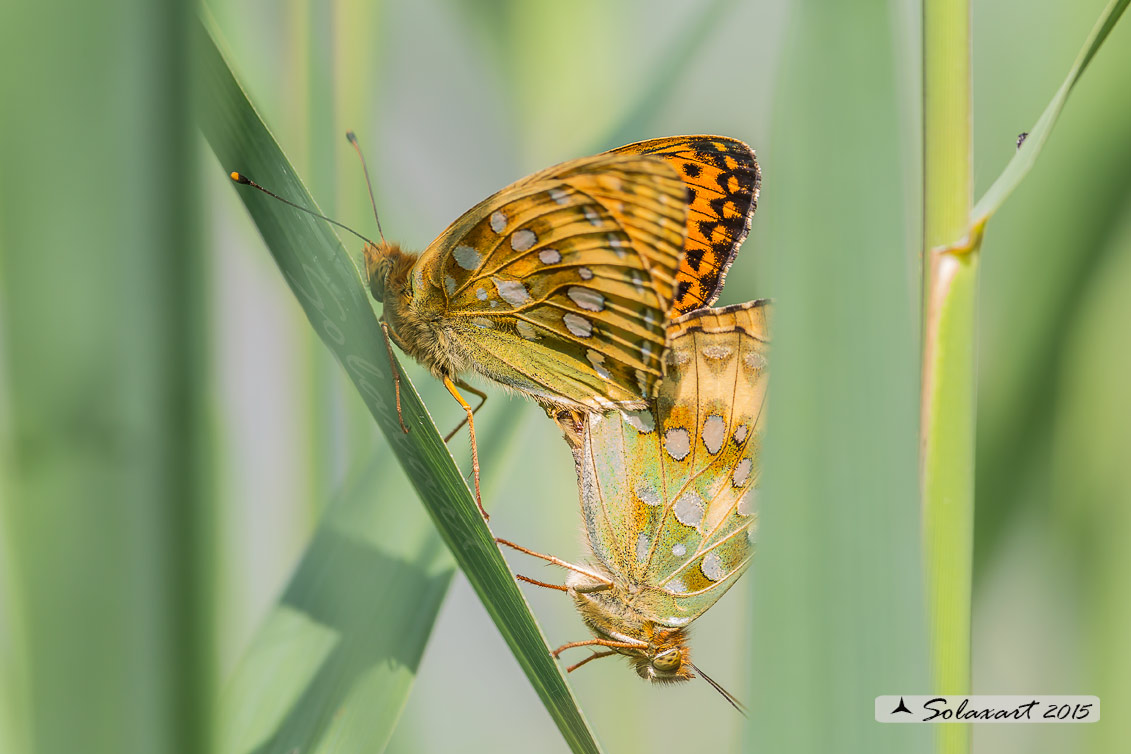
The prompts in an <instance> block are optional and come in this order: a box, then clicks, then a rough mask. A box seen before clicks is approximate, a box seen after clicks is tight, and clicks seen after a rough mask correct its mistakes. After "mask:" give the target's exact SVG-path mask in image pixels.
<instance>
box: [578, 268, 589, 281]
mask: <svg viewBox="0 0 1131 754" xmlns="http://www.w3.org/2000/svg"><path fill="white" fill-rule="evenodd" d="M577 274H578V275H579V276H580V277H581V279H582V280H592V279H593V270H591V269H589V268H588V267H578V268H577Z"/></svg>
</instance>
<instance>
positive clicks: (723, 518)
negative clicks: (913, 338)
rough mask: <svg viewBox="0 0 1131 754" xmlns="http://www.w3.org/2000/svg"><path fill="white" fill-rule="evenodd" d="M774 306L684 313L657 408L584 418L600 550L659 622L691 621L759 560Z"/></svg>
mask: <svg viewBox="0 0 1131 754" xmlns="http://www.w3.org/2000/svg"><path fill="white" fill-rule="evenodd" d="M767 310H768V305H767V304H766V302H762V301H757V302H753V303H749V304H742V305H739V306H734V307H726V308H723V309H703V310H699V311H696V312H692V313H690V314H688V315H685V316H684V317H681V318H679V319H677V320H675V321H673V322H672V323H671V325H670V326H669V328H668V339H669V347H668V349H667V351H666V357H665V358H666V360H667V374H666V376H665V377H664V380H663V382H662V383H661V385H660V389H659V392H658V395H657V396H656V400H655V402H654V404H653V406H652V408H651V409H650V410H641V411H634V412H615V411H613V412H608V413H605V414H601V415H596V416H592V417H590V418H589V419H588V421H587V423H586V425H585V428H584V431H583V435H582V444H581V448H580V450H579V451H578V453H579V456H578V460H579V463H578V471H579V475H580V479H581V498H582V510H583V513H584V521H585V526H586V531H587V534H588V538H589V543H590V546H591V548H592V551H593V555H594V557H595V558H596V559H597V560H598V561H599V562H600V564H601V565H602V566H603V567H604V568H605V569H606V570H607V571H608V572H609V573H611V574H612V575H613V576H614V577H615V578H616V579H618V580H621V581H623V582H625V583H627V584H629V585H630V591H631V592H633V593H634V594H636V597H635V598H634V600H633V604H632V606H633V608H634V609H635V610H637V611H639V612H641V613H642V614H644V615H645V616H646V617H648V618H650V619H652V620H655V621H657V622H658V623H661V624H664V625H669V626H673V627H677V626H682V625H686V624H687V623H688V622H690V621H691V620H693V619H694V618H696V617H697V616H698V615H700V614H701V613H702V612H703V611H704V610H706V609H707V608H708V607H710V606H711V605H712V604H714V602H715V601H716V600H718V598H719V597H721V596H722V594H723V593H724V592H726V590H727V589H728V588H729V587H730V586H731V585H732V584H733V583H734V581H735V580H736V579H737V578H738V577H739V576H740V575H741V574H742V572H743V571H744V570H745V569H746V566H747V564H748V563H749V560H750V556H751V553H752V549H753V548H752V534H753V530H754V525H755V520H756V517H755V513H754V502H755V494H756V492H755V489H756V484H757V481H758V450H759V443H760V439H761V434H762V416H763V407H764V404H765V398H766V388H767V384H768V377H769V373H768V368H767V357H768V349H769V337H768V327H767V324H768V323H767V318H766V314H767Z"/></svg>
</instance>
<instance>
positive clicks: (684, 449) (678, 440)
mask: <svg viewBox="0 0 1131 754" xmlns="http://www.w3.org/2000/svg"><path fill="white" fill-rule="evenodd" d="M664 450H666V451H668V455H669V456H671V457H672V458H674V459H675V460H677V461H682V460H683V459H684V458H687V454H688V453H690V452H691V435H690V434H689V433H688V431H687V430H686V429H684V428H683V427H672V428H671V429H669V430H668V431H667V432H665V433H664Z"/></svg>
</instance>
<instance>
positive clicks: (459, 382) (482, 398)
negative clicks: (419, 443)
mask: <svg viewBox="0 0 1131 754" xmlns="http://www.w3.org/2000/svg"><path fill="white" fill-rule="evenodd" d="M456 385H457V386H458V387H461V388H463V389H464V390H466V391H467V392H469V393H471V394H472V395H475V396H478V397H479V405H478V406H476V407H475V408H473V409H471V413H473V414H474V413H478V411H479V409H481V408H483V404H484V403H486V402H487V394H486V393H484V392H483V391H482V390H479V389H477V388H474V387H472V386H471V385H468V384H467V383H466V382H464V381H463V380H456ZM464 424H467V419H466V418H463V419H460V422H459V424H457V425H456V428H455V429H453V430H452V431H451V432H449V433H448V434H447V435H446V436H445V437H444V442H448V441H449V440H451V439H452V438H453V437H455V436H456V432H459V431H460V430H461V429H463V425H464Z"/></svg>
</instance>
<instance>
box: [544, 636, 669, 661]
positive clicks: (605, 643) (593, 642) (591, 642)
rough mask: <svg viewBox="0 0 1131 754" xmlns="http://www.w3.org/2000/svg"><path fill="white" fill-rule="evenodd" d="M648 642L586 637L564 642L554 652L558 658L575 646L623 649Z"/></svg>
mask: <svg viewBox="0 0 1131 754" xmlns="http://www.w3.org/2000/svg"><path fill="white" fill-rule="evenodd" d="M647 646H648V644H647V643H645V642H642V641H610V640H609V639H586V640H585V641H571V642H570V643H569V644H563V645H561V646H560V647H558V648H557V649H555V650H554V651H553V652H551V653H550V654H552V655H553V656H554V658H555V659H556V658H557V656H558V655H560V654H561V653H562V652H564V651H566V650H567V649H573V648H574V647H618V648H622V649H640V648H642V647H647Z"/></svg>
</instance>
